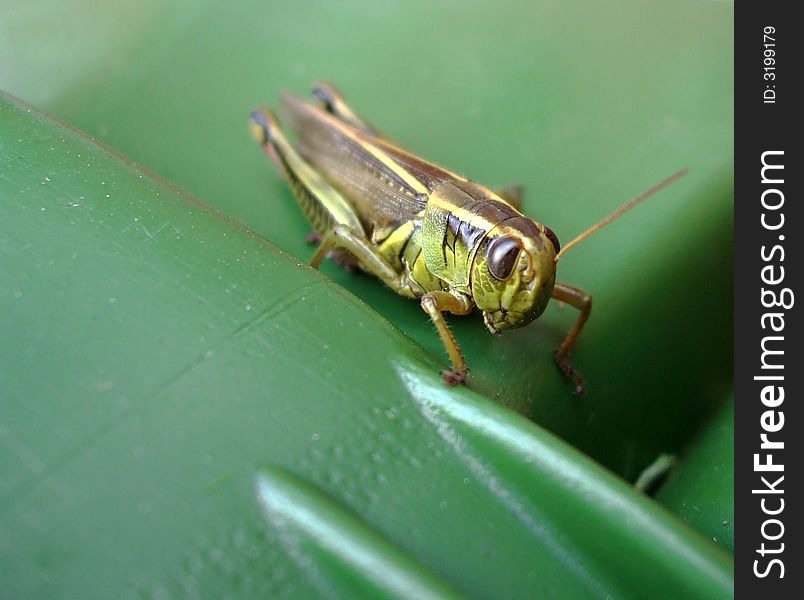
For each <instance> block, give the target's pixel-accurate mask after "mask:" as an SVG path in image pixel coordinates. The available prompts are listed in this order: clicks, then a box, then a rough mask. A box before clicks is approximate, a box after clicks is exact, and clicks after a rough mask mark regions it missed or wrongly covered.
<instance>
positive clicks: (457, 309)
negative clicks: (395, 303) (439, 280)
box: [421, 291, 473, 385]
mask: <svg viewBox="0 0 804 600" xmlns="http://www.w3.org/2000/svg"><path fill="white" fill-rule="evenodd" d="M421 303H422V309H423V310H424V312H426V313H427V314H428V315H429V316H430V319H431V320H432V321H433V325H435V327H436V330H437V331H438V337H440V338H441V342H442V343H443V344H444V347H445V348H446V350H447V354H448V355H449V359H450V361H451V362H452V370H451V371H442V372H441V376H442V377H443V379H444V382H445V383H447V384H448V385H458V384H462V383H466V374H467V371H468V369H467V368H466V361H465V360H464V358H463V352H461V348H460V346H458V342H457V341H456V340H455V336H454V335H452V331H450V329H449V326H448V325H447V321H446V320H445V319H444V315H443V314H442V313H443V312H444V311H446V312H450V313H452V314H454V315H466V314H469V313H470V312H472V307H473V305H472V301H471V300H470V299H469V298H468V297H467V296H465V295H463V294H459V293H457V292H442V291H434V292H429V293H427V294H425V295H424V296H422V300H421Z"/></svg>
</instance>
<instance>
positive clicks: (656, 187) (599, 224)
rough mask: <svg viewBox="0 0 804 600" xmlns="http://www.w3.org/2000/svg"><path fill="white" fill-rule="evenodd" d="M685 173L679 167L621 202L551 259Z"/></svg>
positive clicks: (558, 256) (684, 170) (559, 256)
mask: <svg viewBox="0 0 804 600" xmlns="http://www.w3.org/2000/svg"><path fill="white" fill-rule="evenodd" d="M687 173H689V169H688V168H686V167H685V168H683V169H681V170H680V171H677V172H676V173H673V174H672V175H670V177H668V178H666V179H663V180H662V181H660V182H659V183H657V184H656V185H654V186H653V187H652V188H650V189H649V190H645V191H644V192H642V193H641V194H640V195H639V196H637V197H636V198H634V199H633V200H629V201H628V202H626V203H625V204H623V205H622V206H621V207H620V208H618V209H617V210H615V211H614V212H613V213H611V214H610V215H609V216H608V217H606V218H605V219H603V220H601V221H598V222H597V223H595V224H594V225H592V226H591V227H590V228H589V229H587V230H586V231H584V232H583V233H582V234H580V235H579V236H577V237H576V238H575V239H573V240H572V241H571V242H569V243H568V244H566V245H565V246H564V247H563V248H561V250H560V251H559V253H558V254H556V257H555V258H554V259H553V260H554V262H558V261H559V259H560V258H561V256H562V255H563V254H564V253H565V252H566V251H567V250H569V249H570V248H572V247H573V246H575V245H576V244H580V243H581V242H582V241H584V240H585V239H586V238H588V237H589V236H590V235H592V234H593V233H596V232H597V231H599V230H600V229H603V228H604V227H605V226H606V225H608V224H609V223H611V222H612V221H614V220H616V219H619V218H620V217H621V216H623V215H624V214H625V213H627V212H628V211H629V210H631V209H632V208H634V207H635V206H636V205H637V204H639V203H640V202H642V201H644V200H647V199H648V198H650V197H651V196H653V195H654V194H655V193H657V192H660V191H662V190H663V189H664V188H666V187H667V186H668V185H670V184H671V183H673V182H675V181H678V180H679V179H681V178H682V177H684V175H686V174H687Z"/></svg>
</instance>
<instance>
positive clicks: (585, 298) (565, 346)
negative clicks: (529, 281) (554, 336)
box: [550, 283, 592, 396]
mask: <svg viewBox="0 0 804 600" xmlns="http://www.w3.org/2000/svg"><path fill="white" fill-rule="evenodd" d="M550 296H551V297H552V298H555V299H556V300H558V301H559V302H566V303H567V304H569V305H570V306H572V307H573V308H576V309H578V311H579V313H578V318H577V319H575V323H573V325H572V327H571V328H570V330H569V332H567V335H566V337H564V341H563V342H561V345H560V346H559V347H558V350H556V353H555V359H556V364H557V365H558V368H559V369H561V371H562V372H563V373H564V375H566V376H567V377H569V378H570V379H572V381H573V382H574V383H575V393H576V394H578V395H579V396H585V395H586V384H585V383H584V380H583V377H581V374H580V373H578V371H576V370H575V367H573V366H572V363H571V362H570V360H569V357H568V354H569V351H570V350H571V349H572V347H573V346H574V345H575V342H576V341H577V339H578V336H579V335H580V333H581V330H582V329H583V326H584V325H585V324H586V321H587V320H588V319H589V315H590V314H591V312H592V296H591V295H589V294H587V293H586V292H584V291H583V290H582V289H579V288H576V287H573V286H571V285H567V284H565V283H556V285H555V287H554V288H553V292H552V293H551V294H550Z"/></svg>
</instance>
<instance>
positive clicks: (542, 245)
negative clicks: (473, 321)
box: [471, 216, 559, 333]
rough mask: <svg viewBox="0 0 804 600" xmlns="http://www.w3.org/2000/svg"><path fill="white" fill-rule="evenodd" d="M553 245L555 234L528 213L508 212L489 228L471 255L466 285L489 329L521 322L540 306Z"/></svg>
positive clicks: (549, 286)
mask: <svg viewBox="0 0 804 600" xmlns="http://www.w3.org/2000/svg"><path fill="white" fill-rule="evenodd" d="M558 250H559V248H558V240H557V239H556V237H555V234H553V232H552V231H551V230H550V229H548V228H546V227H544V226H543V225H540V224H538V223H535V222H534V221H531V220H530V219H528V218H527V217H523V216H515V217H511V218H509V219H506V220H505V221H503V222H502V223H500V224H498V225H497V226H496V227H494V228H493V229H491V230H490V231H489V232H488V234H487V235H486V236H485V238H484V239H483V242H482V243H481V245H480V248H478V251H477V254H476V255H475V260H474V264H473V265H472V284H471V285H472V296H473V298H474V300H475V304H476V305H477V307H478V308H479V309H480V310H482V311H483V320H484V321H485V323H486V327H488V329H489V331H491V332H492V333H499V332H500V331H502V330H503V329H514V328H516V327H522V326H523V325H527V324H528V323H530V322H531V321H533V320H534V319H536V318H537V317H538V316H539V315H541V314H542V312H544V309H545V308H546V307H547V303H548V302H549V300H550V293H551V292H552V291H553V285H554V284H555V279H556V265H555V256H556V253H557V252H558Z"/></svg>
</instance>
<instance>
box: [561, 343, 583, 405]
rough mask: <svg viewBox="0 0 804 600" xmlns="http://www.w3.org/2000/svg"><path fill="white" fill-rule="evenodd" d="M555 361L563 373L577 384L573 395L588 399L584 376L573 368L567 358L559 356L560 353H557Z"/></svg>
mask: <svg viewBox="0 0 804 600" xmlns="http://www.w3.org/2000/svg"><path fill="white" fill-rule="evenodd" d="M555 360H556V365H558V368H559V369H561V372H562V373H564V375H565V376H566V377H567V378H569V379H571V380H572V381H573V383H574V384H575V391H574V392H573V393H574V394H576V395H577V396H580V397H581V398H584V397H586V382H585V381H584V380H583V376H582V375H581V374H580V373H578V371H576V370H575V367H573V366H572V363H571V362H570V361H569V359H568V358H567V357H566V356H559V353H558V352H556V354H555Z"/></svg>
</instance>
